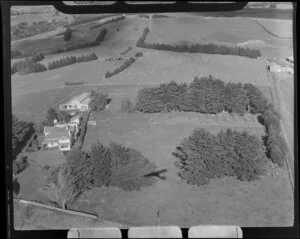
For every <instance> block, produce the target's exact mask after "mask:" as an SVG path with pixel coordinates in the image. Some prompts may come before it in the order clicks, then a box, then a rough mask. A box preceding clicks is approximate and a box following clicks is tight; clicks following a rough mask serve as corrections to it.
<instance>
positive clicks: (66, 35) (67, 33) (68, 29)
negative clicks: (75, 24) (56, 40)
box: [64, 28, 72, 41]
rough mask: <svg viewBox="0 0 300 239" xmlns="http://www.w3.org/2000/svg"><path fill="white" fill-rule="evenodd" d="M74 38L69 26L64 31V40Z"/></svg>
mask: <svg viewBox="0 0 300 239" xmlns="http://www.w3.org/2000/svg"><path fill="white" fill-rule="evenodd" d="M71 38H72V30H71V29H70V28H67V29H66V31H65V32H64V41H70V40H71Z"/></svg>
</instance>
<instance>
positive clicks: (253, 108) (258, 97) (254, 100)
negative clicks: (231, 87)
mask: <svg viewBox="0 0 300 239" xmlns="http://www.w3.org/2000/svg"><path fill="white" fill-rule="evenodd" d="M244 89H245V90H246V91H247V96H248V99H249V106H250V112H251V113H253V114H262V113H263V112H264V111H265V110H266V109H267V108H268V106H269V102H268V100H267V98H266V97H265V96H264V95H263V94H262V93H261V91H260V90H259V89H258V88H257V87H256V86H254V85H253V84H250V83H247V84H244Z"/></svg>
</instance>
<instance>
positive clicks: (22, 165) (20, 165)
mask: <svg viewBox="0 0 300 239" xmlns="http://www.w3.org/2000/svg"><path fill="white" fill-rule="evenodd" d="M28 166H29V162H28V160H27V156H22V157H21V158H20V159H16V160H14V161H13V173H14V174H18V173H20V172H22V171H23V170H25V169H26V168H27V167H28Z"/></svg>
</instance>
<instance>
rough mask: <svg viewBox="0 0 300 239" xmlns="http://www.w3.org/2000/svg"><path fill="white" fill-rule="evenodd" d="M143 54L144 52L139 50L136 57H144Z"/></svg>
mask: <svg viewBox="0 0 300 239" xmlns="http://www.w3.org/2000/svg"><path fill="white" fill-rule="evenodd" d="M142 56H143V53H142V52H137V53H135V57H142Z"/></svg>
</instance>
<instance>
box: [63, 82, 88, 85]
mask: <svg viewBox="0 0 300 239" xmlns="http://www.w3.org/2000/svg"><path fill="white" fill-rule="evenodd" d="M83 84H84V81H74V82H72V81H65V85H66V86H73V85H83Z"/></svg>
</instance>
